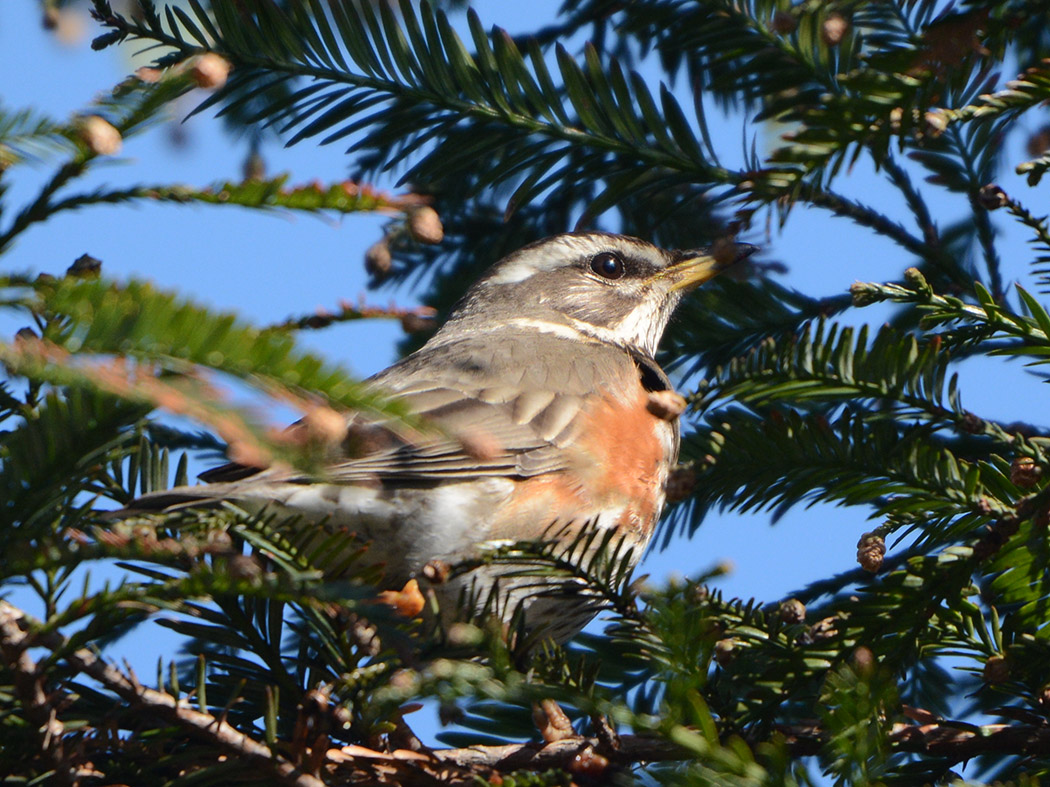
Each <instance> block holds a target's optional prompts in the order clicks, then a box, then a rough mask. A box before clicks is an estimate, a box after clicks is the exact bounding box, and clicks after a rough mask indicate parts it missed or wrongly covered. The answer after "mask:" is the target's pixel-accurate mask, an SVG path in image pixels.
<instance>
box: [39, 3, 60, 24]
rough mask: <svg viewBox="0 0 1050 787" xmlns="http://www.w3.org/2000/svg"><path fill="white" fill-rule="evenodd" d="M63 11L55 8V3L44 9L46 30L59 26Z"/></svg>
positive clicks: (43, 22) (43, 21)
mask: <svg viewBox="0 0 1050 787" xmlns="http://www.w3.org/2000/svg"><path fill="white" fill-rule="evenodd" d="M61 16H62V12H61V11H59V10H58V9H57V8H55V7H54V6H53V5H49V6H47V7H46V8H45V9H44V18H43V20H41V22H42V24H43V25H44V29H45V30H54V29H56V28H57V27H58V23H59V21H60V19H61Z"/></svg>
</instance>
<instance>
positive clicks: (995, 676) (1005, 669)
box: [981, 656, 1010, 683]
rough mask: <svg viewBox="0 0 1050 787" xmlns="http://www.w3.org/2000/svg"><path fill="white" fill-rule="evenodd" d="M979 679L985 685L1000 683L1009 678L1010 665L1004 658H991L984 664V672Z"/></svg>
mask: <svg viewBox="0 0 1050 787" xmlns="http://www.w3.org/2000/svg"><path fill="white" fill-rule="evenodd" d="M981 677H982V678H983V679H984V682H985V683H1002V682H1003V681H1005V680H1009V678H1010V664H1009V662H1007V660H1006V656H991V657H990V658H989V659H988V661H986V662H984V672H983V673H982V675H981Z"/></svg>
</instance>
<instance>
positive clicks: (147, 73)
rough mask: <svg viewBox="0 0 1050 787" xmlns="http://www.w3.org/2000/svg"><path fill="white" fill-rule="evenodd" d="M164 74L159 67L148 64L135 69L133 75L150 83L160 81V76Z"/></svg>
mask: <svg viewBox="0 0 1050 787" xmlns="http://www.w3.org/2000/svg"><path fill="white" fill-rule="evenodd" d="M163 75H164V72H163V71H161V70H160V69H159V68H150V67H149V66H142V68H137V69H135V76H137V77H138V78H139V79H140V80H141V81H143V82H146V83H148V84H150V85H152V84H154V83H155V82H160V78H161V77H162V76H163Z"/></svg>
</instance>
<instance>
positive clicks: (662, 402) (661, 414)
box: [645, 391, 688, 421]
mask: <svg viewBox="0 0 1050 787" xmlns="http://www.w3.org/2000/svg"><path fill="white" fill-rule="evenodd" d="M687 404H688V403H687V402H686V400H685V397H684V396H682V395H681V394H680V393H677V392H676V391H650V392H649V399H648V401H647V402H646V403H645V409H646V410H648V411H649V412H650V413H651V414H652V415H655V416H656V417H657V418H659V419H660V420H662V421H673V420H674V419H676V418H677V417H678V416H680V415H681V414H682V412H683V411H684V410H685V408H686V405H687Z"/></svg>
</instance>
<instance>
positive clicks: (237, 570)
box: [226, 555, 263, 582]
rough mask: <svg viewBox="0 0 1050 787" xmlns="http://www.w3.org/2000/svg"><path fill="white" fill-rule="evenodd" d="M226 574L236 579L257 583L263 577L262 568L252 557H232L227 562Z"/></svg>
mask: <svg viewBox="0 0 1050 787" xmlns="http://www.w3.org/2000/svg"><path fill="white" fill-rule="evenodd" d="M226 572H227V573H228V574H229V575H230V576H231V577H232V578H234V579H246V580H248V581H249V582H257V581H258V580H259V578H260V577H262V573H263V570H262V566H261V565H259V561H258V560H256V559H255V558H254V557H252V556H251V555H231V556H230V557H229V559H228V560H227V562H226Z"/></svg>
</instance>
